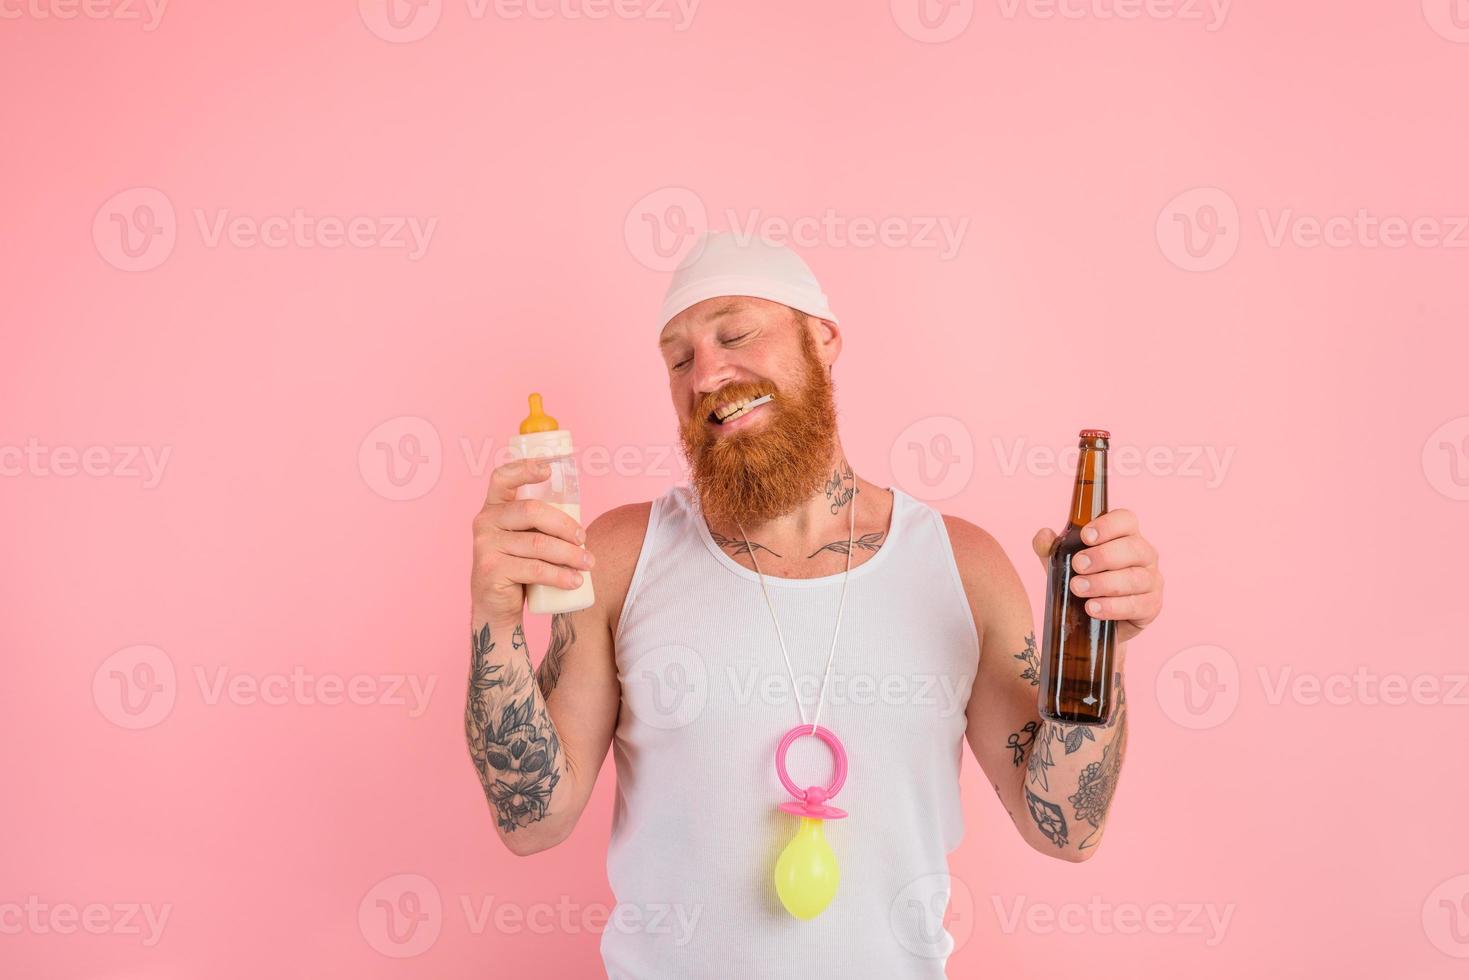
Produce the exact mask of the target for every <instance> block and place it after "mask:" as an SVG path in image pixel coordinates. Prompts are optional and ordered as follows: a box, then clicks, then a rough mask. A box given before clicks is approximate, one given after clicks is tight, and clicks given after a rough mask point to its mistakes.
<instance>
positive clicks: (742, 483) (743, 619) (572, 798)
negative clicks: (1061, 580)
mask: <svg viewBox="0 0 1469 980" xmlns="http://www.w3.org/2000/svg"><path fill="white" fill-rule="evenodd" d="M658 326H659V328H660V334H659V336H658V350H659V351H660V353H661V356H662V358H663V362H664V365H665V367H666V369H667V372H668V384H669V394H670V395H671V397H672V403H673V408H674V411H675V412H676V413H677V417H678V424H679V433H680V441H681V443H682V447H683V451H684V454H685V456H686V457H687V459H688V463H689V466H690V480H689V483H688V484H683V485H679V486H675V487H673V488H672V489H670V490H668V491H667V492H666V493H664V494H663V495H662V496H660V497H659V498H658V499H656V500H653V501H645V502H641V503H631V504H626V505H623V506H620V507H617V508H615V509H613V510H611V511H609V512H608V513H605V514H603V515H602V516H600V517H598V518H597V519H596V520H594V521H592V522H591V524H590V525H589V526H588V527H587V528H586V529H585V531H583V529H582V528H581V527H580V526H579V525H578V524H577V522H576V521H575V520H573V519H572V518H571V517H569V516H568V515H567V514H565V513H564V512H562V511H560V510H558V509H556V508H555V507H552V506H550V505H548V504H545V503H543V502H539V501H535V500H520V499H517V497H516V491H517V487H519V486H521V485H523V484H527V483H534V482H537V481H540V480H544V479H546V478H547V476H548V474H549V469H548V468H547V465H546V464H545V463H544V462H538V461H532V460H521V461H516V462H512V463H509V464H506V465H505V466H501V467H499V468H498V469H496V470H495V471H494V473H493V475H492V477H491V480H490V487H489V492H488V495H487V497H486V500H485V505H484V508H483V510H482V511H481V512H480V514H479V515H478V516H477V517H476V519H475V525H474V526H475V538H474V555H475V561H474V571H473V575H472V579H471V596H472V609H471V617H472V620H471V634H472V637H473V643H472V658H473V662H472V668H471V682H470V685H469V694H468V699H467V704H466V711H465V731H466V735H467V738H468V741H469V749H470V754H471V757H472V758H473V760H474V763H475V766H476V768H477V769H478V771H479V776H480V780H481V782H482V784H483V786H484V790H485V794H486V799H487V800H488V801H489V804H490V808H491V810H492V811H493V813H494V816H495V827H496V831H497V833H498V834H499V836H500V838H501V839H502V840H503V842H504V844H505V846H506V847H508V848H509V849H510V850H511V851H512V852H513V853H515V854H519V855H528V854H533V853H535V852H538V851H543V850H545V849H547V848H550V847H554V846H555V845H556V844H558V843H560V842H561V841H563V840H565V839H566V837H567V835H568V834H569V833H570V832H571V830H572V828H573V827H574V826H575V825H576V822H577V819H578V818H579V817H580V816H581V813H582V811H583V809H584V808H585V806H586V803H587V799H588V797H589V796H590V794H591V792H592V787H593V784H594V783H595V781H596V778H597V774H598V771H599V770H600V769H601V766H602V763H603V760H604V759H605V757H606V754H607V750H608V748H609V747H612V748H614V750H615V752H614V754H615V759H616V768H617V802H616V808H615V810H614V814H613V823H612V833H611V838H610V841H609V844H608V850H607V874H608V879H609V881H610V883H611V886H612V889H613V892H614V894H615V895H616V898H617V903H618V904H617V907H616V909H615V910H614V912H613V914H612V916H611V918H610V919H609V921H608V922H607V924H606V927H605V928H604V930H603V934H602V940H601V950H602V957H603V962H604V964H605V967H606V970H607V974H608V976H609V977H611V978H614V980H623V978H629V980H631V978H636V980H649V978H662V977H668V978H677V980H695V978H704V977H708V978H722V980H730V978H752V980H753V978H757V977H758V978H787V977H789V978H806V980H809V978H811V977H827V976H832V977H837V976H840V977H880V978H883V980H907V978H912V980H919V978H937V977H942V976H944V970H945V961H946V959H947V957H948V955H949V953H950V951H951V950H952V948H953V939H952V937H951V936H950V934H949V933H948V931H947V930H946V929H945V928H944V918H945V916H944V909H945V906H946V904H947V902H948V898H949V878H948V873H947V854H948V853H949V852H950V851H952V850H953V849H954V848H955V847H956V846H957V845H958V843H959V839H960V836H961V834H962V832H963V818H962V814H961V812H960V806H959V773H960V762H961V758H962V753H963V743H964V742H966V741H967V742H968V743H969V746H970V748H971V750H972V751H973V753H974V756H975V758H976V760H977V761H978V762H979V765H980V767H981V768H982V769H983V771H984V773H985V775H986V777H987V778H988V779H989V781H990V783H991V785H992V786H993V787H994V789H995V791H996V793H997V794H998V795H999V798H1000V801H1001V803H1002V804H1003V805H1004V807H1005V809H1006V811H1007V812H1008V813H1009V814H1010V817H1011V820H1012V822H1013V824H1014V826H1015V828H1016V829H1017V830H1018V831H1019V835H1020V837H1021V839H1022V840H1023V841H1025V842H1026V843H1027V844H1029V845H1030V846H1032V847H1034V848H1036V849H1037V850H1039V851H1040V852H1041V853H1043V854H1046V855H1049V856H1052V857H1056V858H1060V859H1062V860H1066V861H1084V860H1086V859H1087V858H1089V857H1090V856H1091V855H1092V854H1095V853H1096V848H1097V845H1098V843H1099V842H1100V840H1101V836H1102V831H1103V829H1104V827H1105V824H1106V819H1107V811H1108V809H1109V806H1110V803H1111V800H1112V794H1113V790H1114V789H1115V788H1116V784H1117V779H1118V774H1119V772H1120V769H1121V764H1122V759H1123V754H1124V750H1125V747H1126V739H1127V712H1126V705H1125V698H1119V702H1120V703H1119V704H1118V707H1117V708H1116V709H1115V710H1114V711H1113V713H1112V717H1111V720H1110V722H1109V723H1108V724H1107V725H1106V726H1104V727H1096V726H1092V727H1087V726H1081V725H1067V724H1061V723H1056V722H1052V721H1050V720H1048V719H1043V718H1042V717H1041V716H1040V714H1039V712H1038V710H1037V690H1036V685H1037V684H1038V683H1039V677H1038V674H1039V671H1038V665H1039V653H1038V651H1037V648H1036V642H1035V630H1034V626H1033V618H1032V614H1031V609H1030V605H1029V601H1028V599H1027V596H1026V593H1025V590H1024V589H1023V587H1022V586H1021V582H1020V578H1019V576H1018V575H1017V573H1016V570H1015V568H1014V567H1013V565H1012V564H1011V562H1010V560H1009V559H1008V558H1007V557H1006V555H1005V553H1004V551H1003V550H1002V549H1001V548H1000V546H999V544H997V543H996V541H995V539H994V538H993V537H992V536H991V535H990V534H988V533H987V532H985V531H984V530H982V529H981V528H980V527H978V526H976V525H975V524H973V523H971V522H969V521H967V520H965V519H963V518H961V517H957V516H952V515H945V514H940V513H939V512H938V511H937V510H935V509H934V508H933V507H932V506H930V505H928V504H926V503H924V502H922V501H920V500H918V499H916V498H914V497H912V496H910V495H909V494H907V493H906V492H904V491H903V490H901V489H900V488H897V487H880V486H878V485H876V484H874V483H872V482H870V481H868V480H866V479H863V478H862V477H861V476H860V475H858V474H857V473H856V472H855V470H854V469H853V467H852V465H851V463H850V461H849V460H848V458H847V455H846V453H845V452H844V450H843V448H842V441H841V437H840V433H839V431H838V426H837V412H836V403H835V392H834V385H833V368H834V366H835V364H836V363H837V360H838V358H839V356H840V354H841V350H842V343H843V339H844V333H843V331H842V328H841V327H840V326H839V323H838V320H837V317H836V315H835V314H834V313H833V312H832V310H831V308H830V306H829V305H828V301H827V297H826V295H825V294H824V293H823V292H822V289H821V287H820V286H819V284H818V283H817V281H816V278H815V276H814V275H813V274H812V272H811V270H810V269H809V268H808V267H807V265H806V264H805V262H803V261H802V260H801V258H800V257H799V256H797V255H796V254H795V253H794V252H793V251H791V250H790V249H789V248H786V247H784V246H781V245H776V244H772V243H770V242H766V241H763V240H760V239H745V240H741V239H740V238H738V237H736V236H734V235H730V234H711V235H708V236H705V237H704V238H702V239H701V240H700V241H699V242H698V243H697V244H696V245H695V247H694V249H693V251H692V252H691V254H690V257H689V258H688V259H686V260H685V261H684V263H683V264H682V265H681V266H680V267H679V269H678V270H677V271H676V272H675V273H674V276H673V281H672V283H671V284H670V286H669V289H668V293H667V295H666V297H665V299H664V304H663V308H662V311H661V313H660V316H659V318H658ZM1054 540H1055V534H1054V533H1053V532H1052V531H1050V530H1048V529H1042V530H1040V531H1038V532H1037V533H1036V535H1035V537H1034V539H1033V541H1032V548H1033V550H1034V551H1035V553H1036V555H1037V556H1039V557H1040V558H1041V562H1042V567H1044V564H1045V559H1046V557H1047V556H1048V555H1049V552H1050V549H1051V545H1052V542H1053V541H1054ZM1083 540H1084V541H1085V542H1086V544H1087V545H1088V547H1086V548H1085V549H1084V550H1082V551H1080V552H1078V553H1077V555H1076V556H1075V557H1074V559H1073V568H1074V569H1075V571H1076V572H1079V573H1082V574H1080V575H1077V576H1074V577H1073V579H1072V588H1073V590H1074V591H1075V592H1076V593H1077V594H1078V595H1083V596H1086V597H1087V603H1086V606H1087V612H1088V613H1089V614H1091V615H1092V616H1094V617H1096V618H1098V619H1106V620H1113V621H1115V623H1116V626H1115V630H1116V640H1117V647H1116V659H1115V665H1116V669H1117V671H1118V673H1117V675H1116V680H1115V690H1116V691H1117V692H1118V693H1119V694H1120V692H1121V691H1122V682H1123V672H1124V662H1125V658H1126V645H1127V641H1128V640H1130V639H1131V638H1133V637H1135V636H1136V635H1137V634H1138V633H1139V632H1140V631H1141V630H1142V629H1143V628H1144V627H1145V626H1147V625H1148V624H1149V623H1150V622H1152V621H1153V619H1154V618H1155V617H1156V616H1157V615H1158V612H1159V610H1160V609H1161V605H1162V585H1163V580H1162V577H1161V575H1159V573H1158V568H1157V553H1156V551H1155V549H1154V548H1153V547H1152V546H1151V545H1150V544H1149V543H1148V542H1147V541H1146V540H1145V539H1144V538H1143V537H1142V536H1141V534H1140V533H1139V531H1138V521H1137V519H1136V517H1135V516H1134V515H1133V514H1132V513H1131V512H1129V511H1127V510H1121V509H1119V510H1113V511H1110V512H1108V513H1106V514H1104V515H1103V516H1101V517H1099V518H1097V519H1096V520H1094V521H1092V522H1091V523H1090V524H1088V525H1087V526H1086V528H1085V529H1084V530H1083ZM584 575H591V576H592V581H593V590H594V593H595V596H596V601H595V603H594V604H593V605H592V606H591V607H590V608H587V609H583V610H580V611H578V612H574V613H567V614H561V615H558V616H556V617H555V618H554V619H553V621H552V628H551V640H550V646H549V648H548V650H547V651H546V653H545V656H544V657H543V658H542V659H541V661H540V664H539V666H538V667H537V668H536V669H535V671H534V672H532V670H531V661H530V658H529V654H528V650H527V649H526V643H525V640H524V634H523V631H522V626H521V619H522V608H523V604H524V594H525V587H526V586H527V585H530V584H533V583H541V584H545V585H551V586H555V587H559V588H573V587H575V586H576V585H578V584H580V582H581V580H582V577H583V576H584ZM811 735H816V736H817V737H805V736H811ZM783 736H786V737H785V738H783ZM777 760H779V768H777V764H776V763H777ZM782 803H785V804H788V806H787V807H786V808H785V809H784V810H783V809H782V808H781V807H780V804H782ZM844 815H845V816H846V819H841V817H842V816H844ZM819 817H824V818H825V819H817V818H819ZM798 827H800V828H801V830H802V834H801V836H802V840H803V844H802V845H801V847H800V848H797V849H793V852H794V853H796V855H797V856H796V857H795V858H792V857H790V856H789V853H787V855H786V856H783V852H784V851H785V849H786V848H787V845H788V844H789V843H790V842H791V840H792V838H793V836H795V835H796V832H797V828H798ZM813 832H814V833H813ZM813 836H814V838H815V839H814V841H813V839H812V838H813ZM828 849H829V850H828ZM813 855H815V856H813ZM838 867H839V873H838V871H837V870H836V869H837V868H838Z"/></svg>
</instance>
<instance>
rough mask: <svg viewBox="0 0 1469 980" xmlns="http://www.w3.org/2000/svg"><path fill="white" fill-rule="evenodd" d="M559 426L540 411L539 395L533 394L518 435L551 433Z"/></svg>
mask: <svg viewBox="0 0 1469 980" xmlns="http://www.w3.org/2000/svg"><path fill="white" fill-rule="evenodd" d="M559 428H561V426H559V425H557V424H556V420H555V419H553V418H552V417H551V416H549V415H547V414H546V413H545V412H543V411H541V395H540V392H535V393H533V394H532V395H531V396H530V414H529V415H527V416H526V417H525V418H524V419H523V420H522V421H521V423H520V434H521V435H528V434H530V433H532V432H553V431H555V430H556V429H559Z"/></svg>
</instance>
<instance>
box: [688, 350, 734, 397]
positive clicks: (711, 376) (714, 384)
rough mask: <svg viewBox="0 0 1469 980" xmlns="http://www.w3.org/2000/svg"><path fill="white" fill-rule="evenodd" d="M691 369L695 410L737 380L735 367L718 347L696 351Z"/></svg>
mask: <svg viewBox="0 0 1469 980" xmlns="http://www.w3.org/2000/svg"><path fill="white" fill-rule="evenodd" d="M691 367H692V368H693V370H692V372H691V378H692V381H693V385H694V407H695V408H698V403H699V401H700V400H702V399H703V398H704V397H705V396H707V395H709V394H710V393H712V392H715V391H718V390H719V389H721V388H723V387H724V386H725V385H727V384H729V383H730V382H731V381H734V380H736V371H735V367H734V365H733V364H732V363H730V360H729V358H728V357H727V356H726V354H725V352H724V351H723V350H721V349H720V348H719V347H717V346H714V347H706V348H702V349H696V350H695V351H694V363H693V364H692V365H691Z"/></svg>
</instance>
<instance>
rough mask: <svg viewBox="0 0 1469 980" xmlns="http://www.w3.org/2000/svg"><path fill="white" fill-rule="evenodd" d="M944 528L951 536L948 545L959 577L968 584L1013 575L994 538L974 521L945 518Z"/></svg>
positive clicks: (950, 515) (1008, 561)
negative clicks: (1006, 573) (972, 580)
mask: <svg viewBox="0 0 1469 980" xmlns="http://www.w3.org/2000/svg"><path fill="white" fill-rule="evenodd" d="M942 517H943V519H944V527H945V528H947V529H948V532H949V545H950V546H951V547H952V548H953V549H954V560H955V562H957V563H958V565H959V574H960V575H961V576H963V578H964V580H965V583H966V584H967V583H968V582H969V580H970V579H971V578H972V579H975V580H979V579H983V578H985V577H987V576H991V575H996V574H1001V573H1003V572H1005V571H1006V570H1009V571H1013V570H1014V565H1013V564H1012V563H1011V561H1010V558H1009V556H1008V555H1006V554H1005V549H1004V548H1002V547H1000V542H998V541H996V540H995V536H994V535H993V534H990V533H989V532H988V531H986V530H985V529H984V528H982V527H980V526H979V525H978V524H975V523H974V522H973V521H970V520H967V519H966V518H963V517H958V516H956V515H954V514H944V515H942Z"/></svg>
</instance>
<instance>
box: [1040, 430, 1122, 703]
mask: <svg viewBox="0 0 1469 980" xmlns="http://www.w3.org/2000/svg"><path fill="white" fill-rule="evenodd" d="M1108 438H1109V436H1108V434H1107V433H1106V432H1105V431H1104V430H1102V429H1082V430H1081V454H1080V455H1079V456H1078V457H1077V460H1076V485H1075V486H1074V487H1073V488H1072V490H1071V514H1070V516H1069V517H1068V518H1067V520H1066V528H1065V530H1063V531H1062V532H1061V534H1060V536H1058V537H1057V538H1056V541H1055V544H1054V545H1052V547H1051V556H1050V571H1049V573H1048V575H1047V577H1046V619H1045V638H1044V640H1043V641H1042V646H1041V669H1040V681H1041V683H1040V688H1041V689H1040V713H1041V717H1042V718H1049V719H1050V720H1052V721H1058V722H1065V723H1067V724H1073V725H1105V724H1107V722H1108V721H1110V720H1111V718H1112V670H1113V666H1112V662H1113V659H1114V657H1113V649H1114V646H1115V643H1116V625H1117V624H1116V622H1115V621H1114V620H1110V619H1093V618H1092V617H1091V616H1089V615H1087V612H1086V600H1087V598H1089V597H1087V596H1079V595H1076V594H1075V593H1073V592H1072V591H1071V579H1072V576H1073V575H1074V574H1075V573H1074V572H1073V571H1072V568H1071V559H1072V557H1073V556H1074V555H1075V554H1076V553H1077V552H1078V551H1081V550H1082V549H1083V548H1085V547H1086V543H1085V542H1083V541H1082V540H1081V529H1082V528H1083V527H1084V526H1086V524H1087V523H1088V522H1090V521H1092V520H1095V519H1096V518H1098V517H1100V516H1101V515H1103V514H1105V513H1106V512H1107V439H1108Z"/></svg>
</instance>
